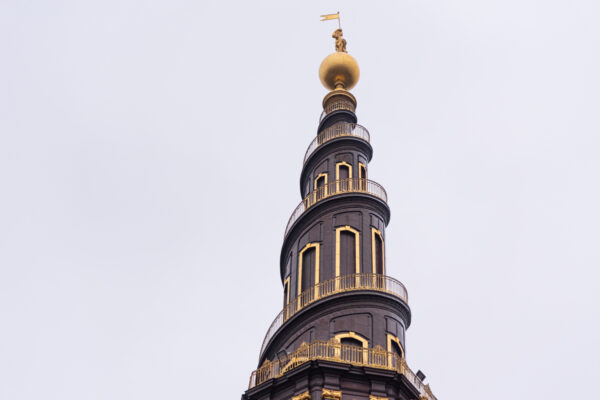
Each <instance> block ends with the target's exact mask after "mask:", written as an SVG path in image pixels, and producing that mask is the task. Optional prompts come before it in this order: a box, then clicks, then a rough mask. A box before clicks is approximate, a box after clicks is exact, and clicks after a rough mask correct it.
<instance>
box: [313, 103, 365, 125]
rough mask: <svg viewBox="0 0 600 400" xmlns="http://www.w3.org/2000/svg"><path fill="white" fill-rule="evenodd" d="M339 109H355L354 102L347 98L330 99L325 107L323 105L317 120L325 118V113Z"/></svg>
mask: <svg viewBox="0 0 600 400" xmlns="http://www.w3.org/2000/svg"><path fill="white" fill-rule="evenodd" d="M339 110H348V111H352V112H354V111H356V107H355V106H354V103H352V102H351V101H350V100H347V99H340V100H336V101H332V102H331V103H329V104H327V107H325V109H324V110H323V112H322V113H321V117H320V118H319V122H321V121H323V118H325V116H326V115H328V114H331V113H332V112H334V111H339Z"/></svg>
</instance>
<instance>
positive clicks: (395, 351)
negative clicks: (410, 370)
mask: <svg viewBox="0 0 600 400" xmlns="http://www.w3.org/2000/svg"><path fill="white" fill-rule="evenodd" d="M387 351H388V364H389V366H391V367H394V368H398V367H399V365H398V363H399V362H400V360H402V359H404V349H403V348H402V344H400V340H399V339H398V338H397V337H396V336H394V335H392V334H391V333H388V334H387Z"/></svg>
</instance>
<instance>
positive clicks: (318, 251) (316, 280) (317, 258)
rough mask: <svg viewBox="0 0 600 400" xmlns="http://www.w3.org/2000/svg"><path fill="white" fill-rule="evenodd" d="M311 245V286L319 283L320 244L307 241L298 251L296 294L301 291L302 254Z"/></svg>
mask: <svg viewBox="0 0 600 400" xmlns="http://www.w3.org/2000/svg"><path fill="white" fill-rule="evenodd" d="M312 247H314V248H315V284H314V285H313V287H314V286H316V285H317V284H318V283H319V260H320V253H321V244H320V243H307V244H306V246H304V247H303V248H302V250H300V253H298V292H297V294H298V296H299V295H300V294H301V293H302V255H303V254H304V252H305V251H306V250H308V249H310V248H312ZM313 287H311V288H310V289H313ZM310 289H309V290H310Z"/></svg>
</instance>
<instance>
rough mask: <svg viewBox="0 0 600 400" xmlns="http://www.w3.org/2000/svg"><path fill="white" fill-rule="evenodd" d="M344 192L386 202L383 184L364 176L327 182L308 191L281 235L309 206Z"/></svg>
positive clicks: (286, 232)
mask: <svg viewBox="0 0 600 400" xmlns="http://www.w3.org/2000/svg"><path fill="white" fill-rule="evenodd" d="M346 193H364V194H368V195H371V196H374V197H377V198H378V199H380V200H383V202H384V203H386V204H387V193H386V191H385V189H384V188H383V186H381V185H380V184H379V183H377V182H374V181H371V180H368V179H365V178H346V179H339V180H336V181H333V182H329V183H326V184H325V185H323V186H321V187H318V188H317V189H315V190H313V191H312V192H310V193H309V194H308V196H306V197H305V198H304V200H302V201H301V202H300V204H298V206H297V207H296V209H295V210H294V212H292V215H291V216H290V219H289V220H288V223H287V225H286V227H285V234H284V235H283V236H284V237H285V236H287V234H288V233H289V231H290V229H291V228H292V226H293V225H294V223H295V222H296V221H297V220H298V218H300V216H301V215H302V214H304V212H305V211H306V210H308V209H309V208H310V207H312V206H314V205H315V204H317V203H318V202H320V201H322V200H325V199H328V198H330V197H332V196H337V195H341V194H346Z"/></svg>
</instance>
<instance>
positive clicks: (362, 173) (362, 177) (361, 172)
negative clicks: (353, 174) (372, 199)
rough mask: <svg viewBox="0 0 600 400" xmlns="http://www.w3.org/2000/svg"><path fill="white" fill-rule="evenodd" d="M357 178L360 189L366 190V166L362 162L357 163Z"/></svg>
mask: <svg viewBox="0 0 600 400" xmlns="http://www.w3.org/2000/svg"><path fill="white" fill-rule="evenodd" d="M358 179H359V184H360V190H362V191H366V190H367V167H366V166H365V164H363V163H358Z"/></svg>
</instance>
